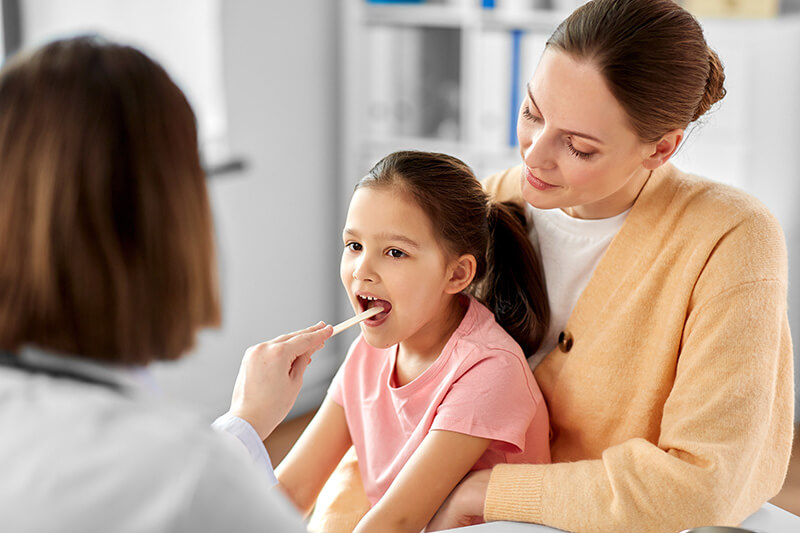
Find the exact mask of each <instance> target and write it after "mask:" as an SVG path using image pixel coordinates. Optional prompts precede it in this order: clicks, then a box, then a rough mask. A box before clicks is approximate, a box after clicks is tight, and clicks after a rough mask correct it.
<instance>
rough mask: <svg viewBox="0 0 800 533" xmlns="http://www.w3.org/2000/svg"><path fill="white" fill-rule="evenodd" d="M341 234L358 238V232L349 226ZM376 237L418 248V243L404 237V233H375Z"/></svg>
mask: <svg viewBox="0 0 800 533" xmlns="http://www.w3.org/2000/svg"><path fill="white" fill-rule="evenodd" d="M342 234H343V235H350V236H352V237H355V238H358V237H359V235H358V232H357V231H355V230H353V229H351V228H344V231H343V232H342ZM375 237H376V238H378V239H381V240H384V241H392V242H397V241H399V242H401V243H403V244H405V245H406V246H408V247H409V248H419V243H417V241H415V240H414V239H411V238H410V237H406V236H405V235H401V234H400V233H379V234H377V235H375Z"/></svg>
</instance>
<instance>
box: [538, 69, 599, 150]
mask: <svg viewBox="0 0 800 533" xmlns="http://www.w3.org/2000/svg"><path fill="white" fill-rule="evenodd" d="M525 88H526V89H528V98H530V100H531V104H533V107H535V108H536V110H537V111H539V113H541V111H540V110H539V106H538V105H536V100H534V99H533V93H532V92H531V85H530V83H528V84H527V85H526V86H525ZM559 131H560V132H562V133H566V134H567V135H574V136H576V137H583V138H584V139H589V140H590V141H594V142H596V143H599V144H605V143H604V142H603V141H601V140H600V139H598V138H597V137H595V136H593V135H589V134H588V133H581V132H580V131H572V130H563V129H560V130H559Z"/></svg>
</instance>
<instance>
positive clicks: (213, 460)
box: [0, 349, 305, 533]
mask: <svg viewBox="0 0 800 533" xmlns="http://www.w3.org/2000/svg"><path fill="white" fill-rule="evenodd" d="M19 356H20V359H21V360H24V361H26V364H30V365H34V366H35V367H36V368H48V369H51V370H53V369H54V370H55V371H56V372H61V371H65V372H69V373H70V375H72V376H77V377H78V378H81V377H86V378H89V382H87V381H85V380H82V379H74V378H73V377H70V376H64V375H60V376H54V375H53V374H52V373H42V372H30V371H26V370H21V369H17V368H9V367H5V366H0V531H9V532H11V531H14V532H25V533H33V532H45V531H59V532H72V531H74V532H81V533H90V532H95V531H97V532H104V533H105V532H110V531H114V532H146V533H157V532H167V531H169V532H178V531H187V532H190V531H191V532H203V531H224V532H231V533H233V532H237V533H238V532H247V531H260V532H264V531H275V532H281V533H283V532H291V531H305V528H304V525H303V522H302V521H301V519H300V517H299V515H298V514H297V513H296V511H295V510H294V509H293V508H292V507H291V505H290V504H289V503H288V501H287V500H286V499H285V498H284V497H283V496H282V495H281V494H280V493H279V491H278V490H277V489H272V488H270V484H269V482H268V479H267V477H266V476H264V473H263V472H261V471H259V470H258V469H257V468H256V467H255V466H254V465H253V463H252V461H251V459H250V457H249V456H248V454H247V452H246V450H245V448H244V446H242V445H241V443H240V442H238V440H237V439H236V438H235V437H233V436H230V435H227V434H223V433H221V432H217V431H214V430H212V429H211V428H209V427H208V425H207V423H205V422H204V421H202V420H201V419H199V417H197V416H194V415H192V414H190V413H187V412H186V411H183V410H180V409H177V408H176V407H174V406H170V405H167V404H166V402H163V401H161V400H160V399H158V398H157V397H154V396H153V395H152V394H149V393H148V392H147V391H145V390H144V389H143V388H142V387H141V384H138V383H136V382H135V381H136V380H134V379H133V377H132V375H131V374H130V373H129V372H126V371H124V370H123V369H119V368H117V367H112V366H108V365H101V364H97V363H93V362H91V361H88V360H81V359H75V358H63V357H60V356H55V355H52V354H47V353H45V352H42V351H39V350H33V349H24V350H22V351H21V353H20V354H19ZM92 380H96V381H97V382H96V383H95V382H92ZM114 387H118V389H115V388H114Z"/></svg>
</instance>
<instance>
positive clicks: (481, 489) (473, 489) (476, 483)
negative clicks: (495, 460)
mask: <svg viewBox="0 0 800 533" xmlns="http://www.w3.org/2000/svg"><path fill="white" fill-rule="evenodd" d="M491 474H492V471H491V470H476V471H475V472H470V473H469V474H468V475H467V476H465V477H464V479H463V480H462V481H461V483H459V484H458V485H457V486H456V488H454V489H453V492H451V493H450V496H448V497H447V499H446V500H445V501H444V503H443V504H442V506H441V507H439V510H438V511H436V515H435V516H434V517H433V519H432V520H431V521H430V523H429V524H428V527H427V529H426V530H425V531H441V530H443V529H450V528H454V527H463V526H471V525H473V524H482V523H483V504H484V501H485V500H486V489H487V488H488V487H489V477H490V476H491Z"/></svg>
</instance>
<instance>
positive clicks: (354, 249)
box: [344, 242, 361, 252]
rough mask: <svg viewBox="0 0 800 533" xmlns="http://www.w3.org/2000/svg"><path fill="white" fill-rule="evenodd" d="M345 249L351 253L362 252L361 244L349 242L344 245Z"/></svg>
mask: <svg viewBox="0 0 800 533" xmlns="http://www.w3.org/2000/svg"><path fill="white" fill-rule="evenodd" d="M344 247H345V248H347V249H348V250H350V251H351V252H360V251H361V243H358V242H348V243H347V244H345V245H344Z"/></svg>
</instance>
